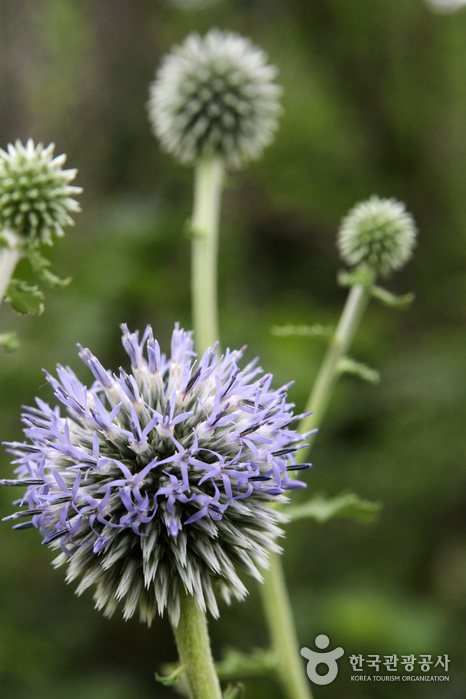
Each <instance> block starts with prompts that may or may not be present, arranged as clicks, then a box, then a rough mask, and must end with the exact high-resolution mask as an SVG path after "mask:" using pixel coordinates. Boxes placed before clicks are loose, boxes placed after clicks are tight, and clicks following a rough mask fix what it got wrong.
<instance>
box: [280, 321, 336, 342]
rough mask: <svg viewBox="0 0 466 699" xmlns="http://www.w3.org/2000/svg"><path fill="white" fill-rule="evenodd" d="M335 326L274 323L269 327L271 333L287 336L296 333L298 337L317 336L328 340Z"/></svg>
mask: <svg viewBox="0 0 466 699" xmlns="http://www.w3.org/2000/svg"><path fill="white" fill-rule="evenodd" d="M334 331H335V328H334V326H333V325H319V324H317V325H274V326H273V327H272V328H270V332H271V333H272V335H278V336H279V337H288V336H290V335H298V336H300V337H318V338H321V339H322V340H329V339H330V338H331V337H332V335H333V333H334Z"/></svg>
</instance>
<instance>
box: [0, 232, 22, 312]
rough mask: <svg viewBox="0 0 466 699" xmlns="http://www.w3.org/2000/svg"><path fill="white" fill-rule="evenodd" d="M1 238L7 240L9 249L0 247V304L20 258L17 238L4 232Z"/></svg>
mask: <svg viewBox="0 0 466 699" xmlns="http://www.w3.org/2000/svg"><path fill="white" fill-rule="evenodd" d="M2 236H3V237H4V238H6V239H7V240H8V242H9V243H10V245H11V247H8V248H6V247H0V304H1V303H2V301H3V298H4V296H5V294H6V291H7V289H8V285H9V283H10V281H11V277H12V276H13V272H14V271H15V267H16V265H17V264H18V262H19V260H20V259H21V256H22V253H21V250H19V249H18V247H17V242H18V239H17V236H16V235H15V234H14V233H11V232H10V231H5V230H4V231H2Z"/></svg>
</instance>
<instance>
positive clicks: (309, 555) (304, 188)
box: [0, 0, 466, 699]
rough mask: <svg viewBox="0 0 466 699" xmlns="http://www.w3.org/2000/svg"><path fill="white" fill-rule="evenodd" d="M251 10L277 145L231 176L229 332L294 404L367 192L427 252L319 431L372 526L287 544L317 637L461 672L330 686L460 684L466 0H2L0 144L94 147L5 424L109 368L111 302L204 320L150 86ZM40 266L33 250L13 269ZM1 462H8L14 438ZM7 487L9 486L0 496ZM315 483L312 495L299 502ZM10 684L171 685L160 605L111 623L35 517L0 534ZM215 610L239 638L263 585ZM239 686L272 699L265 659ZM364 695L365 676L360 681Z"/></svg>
mask: <svg viewBox="0 0 466 699" xmlns="http://www.w3.org/2000/svg"><path fill="white" fill-rule="evenodd" d="M213 25H215V26H219V27H220V28H229V29H233V30H237V31H239V32H241V33H243V34H246V35H249V36H251V38H252V39H253V40H254V41H255V42H256V43H258V44H259V45H261V46H262V47H263V48H265V49H266V50H267V51H268V53H269V55H270V59H271V61H272V62H273V63H275V64H276V65H278V66H279V68H280V82H281V84H282V85H283V86H284V88H285V95H284V105H285V110H286V111H285V115H284V117H283V119H282V125H281V129H280V131H279V133H278V135H277V139H276V142H275V144H274V145H273V146H271V147H270V148H269V149H268V150H267V151H266V154H265V156H264V158H263V159H262V160H261V161H260V162H258V163H255V164H253V165H252V166H250V167H249V168H248V169H247V170H246V171H244V172H241V173H239V174H235V175H232V176H231V177H230V178H229V181H228V188H227V190H226V192H225V195H224V208H223V214H222V221H223V222H222V239H221V259H220V301H221V309H222V313H221V329H222V333H223V344H224V345H225V346H227V345H229V346H241V345H243V344H244V343H247V344H248V345H249V349H248V355H247V356H248V357H249V358H252V357H253V356H255V355H256V354H259V355H260V357H261V363H262V365H263V366H264V367H265V368H266V370H267V371H272V372H273V373H274V375H275V381H276V384H277V385H278V384H280V382H281V383H285V382H287V381H288V380H290V379H292V378H294V379H295V380H296V384H295V386H294V387H293V388H292V390H291V396H292V399H293V400H294V401H295V402H296V404H297V407H298V409H301V408H302V407H303V405H304V402H305V400H306V398H307V394H308V392H309V389H310V386H311V384H312V380H313V378H314V376H315V373H316V371H317V367H318V362H319V360H320V358H321V356H322V353H323V344H322V343H321V342H319V341H318V340H317V341H316V340H315V339H313V338H312V337H306V336H304V335H302V336H292V335H290V336H281V337H279V336H276V335H273V334H272V333H271V332H270V329H271V328H272V327H273V326H283V325H289V324H293V325H296V326H300V325H308V326H312V325H315V324H319V325H322V326H327V325H331V324H334V323H335V321H336V319H337V316H338V314H339V312H340V309H341V306H342V303H343V301H344V298H345V293H346V292H345V291H344V290H342V289H341V288H339V287H338V286H337V285H336V283H335V278H336V274H337V271H338V269H339V268H340V264H339V262H338V258H337V253H336V248H335V232H336V228H337V225H338V221H339V219H340V217H341V216H342V215H344V214H345V213H346V211H347V210H348V209H349V208H350V207H351V206H352V205H353V204H354V203H355V202H356V201H358V200H360V199H363V198H367V197H368V196H370V195H371V194H372V193H374V192H376V193H378V194H379V195H380V196H395V197H397V198H399V199H401V200H403V201H405V202H406V204H407V207H408V209H409V210H410V211H411V212H412V213H413V214H414V216H415V218H416V220H417V222H418V224H419V228H420V231H421V233H420V237H419V247H418V249H417V251H416V254H415V257H414V260H413V261H412V262H411V263H410V264H409V265H408V266H407V268H406V269H405V270H404V271H403V272H402V273H401V274H398V275H397V276H396V277H395V278H393V280H391V281H390V283H389V285H388V286H389V288H390V291H392V292H393V293H395V294H403V293H405V292H408V291H411V290H413V291H415V293H416V301H415V302H414V304H413V305H412V306H411V307H410V308H409V309H407V310H404V311H399V310H396V309H392V308H387V307H385V306H382V305H381V304H380V303H379V302H378V301H376V300H373V301H372V302H371V305H370V307H369V310H368V312H367V315H366V317H365V320H364V323H363V326H362V328H361V330H360V332H359V333H358V336H357V338H356V342H355V346H354V348H353V351H352V356H354V357H355V358H356V359H358V360H361V361H364V362H367V364H369V365H370V366H371V367H376V368H377V369H378V370H379V371H380V373H381V376H382V381H381V383H380V385H379V386H376V387H374V386H370V385H368V384H366V383H362V382H360V381H359V380H358V379H357V378H354V377H343V378H342V380H341V382H340V384H339V386H338V389H337V393H336V395H335V398H334V400H333V402H332V406H331V410H330V413H329V415H328V418H327V420H326V422H325V424H324V426H323V428H322V430H321V434H320V436H319V438H318V440H317V443H316V447H315V449H314V452H313V460H314V468H313V469H311V471H310V472H309V474H308V476H307V478H308V483H309V489H308V494H305V493H304V494H303V496H302V498H307V497H309V494H312V493H314V492H318V493H320V492H325V493H327V495H330V496H336V495H338V494H340V493H341V492H342V491H344V490H347V491H351V492H356V493H358V494H359V495H360V496H361V497H362V498H363V499H365V500H375V501H380V502H383V503H384V507H383V509H382V511H381V514H380V515H379V517H378V519H377V522H376V523H375V524H374V525H372V526H369V527H365V526H362V525H361V524H359V523H357V522H354V521H351V520H347V519H340V520H334V521H331V522H328V523H325V524H317V523H315V522H313V521H311V520H307V519H306V520H304V519H303V520H300V521H297V522H294V523H292V524H290V525H288V537H287V542H286V555H285V566H286V571H287V576H288V580H289V585H290V592H291V596H292V598H293V603H294V605H295V611H296V619H297V622H298V631H299V636H300V640H301V642H302V644H303V645H308V646H312V644H313V640H314V636H315V635H316V634H317V633H326V634H327V635H329V636H330V639H331V642H332V644H334V645H342V646H343V647H344V648H345V650H346V652H347V653H348V654H350V653H359V652H360V653H363V654H366V655H367V654H369V653H372V654H374V653H379V654H384V653H386V654H393V653H398V654H401V653H403V654H411V653H415V654H416V653H428V654H437V653H438V654H445V653H448V654H449V655H450V657H451V660H452V663H451V668H450V670H451V672H450V674H451V680H450V683H449V685H448V686H446V685H445V686H441V685H438V686H434V685H432V686H431V687H428V688H427V685H423V686H421V687H419V686H417V685H415V684H414V683H413V684H414V686H410V685H409V684H407V685H403V686H400V684H398V683H395V685H393V683H385V684H382V683H379V684H375V683H373V684H372V685H371V686H366V687H365V686H364V685H363V684H358V683H354V682H350V681H349V674H350V672H349V665H348V664H347V663H343V662H341V663H340V665H341V668H342V669H341V672H340V674H339V676H338V678H337V680H336V681H335V682H334V683H333V684H332V685H329V686H328V687H323V688H320V687H317V688H316V690H315V696H316V699H319V698H320V697H322V698H323V697H327V698H328V699H337V698H340V697H341V696H345V697H349V698H352V697H354V699H359V698H361V699H362V698H363V697H366V696H371V698H373V699H378V698H379V697H380V698H381V699H385V698H386V699H390V698H391V697H395V696H396V697H421V696H422V697H432V698H433V697H436V698H437V697H438V698H441V697H447V696H448V697H462V696H464V695H465V693H466V651H465V648H466V631H465V618H466V516H465V512H466V468H465V463H464V462H465V451H466V450H465V424H466V364H465V347H466V265H465V261H466V235H465V231H466V196H465V191H464V190H465V181H466V129H465V124H466V81H465V79H464V75H465V71H466V50H465V49H466V10H464V11H459V12H457V13H453V14H449V15H440V14H434V13H432V12H431V11H430V10H429V8H428V6H427V4H426V3H425V2H424V1H423V0H351V2H348V0H312V2H310V1H306V0H287V2H284V1H282V2H280V1H279V0H267V1H265V0H225V1H224V2H217V3H214V4H211V5H210V6H209V7H206V8H205V9H202V10H198V11H194V10H193V11H188V10H186V11H183V10H180V9H179V7H176V6H174V5H172V4H171V3H170V2H169V0H166V1H165V2H157V1H156V0H139V2H137V3H135V2H131V1H130V0H99V2H92V1H91V0H79V1H78V2H76V1H75V0H3V2H2V3H1V4H0V50H1V56H2V60H1V61H0V90H1V95H2V110H1V116H0V136H1V137H0V145H1V146H2V147H5V146H6V144H7V143H8V142H9V141H13V140H14V139H16V138H21V139H22V140H23V141H24V140H25V139H27V138H28V137H29V136H31V137H33V138H34V139H35V140H36V141H42V142H44V143H45V144H47V143H48V142H49V141H51V140H53V141H55V142H56V144H57V153H61V152H66V153H67V154H68V163H69V166H70V167H78V168H79V175H78V180H77V184H79V185H81V186H83V187H84V188H85V192H84V194H83V196H82V198H81V203H82V206H83V210H84V211H83V213H82V214H81V215H80V216H79V219H78V224H77V226H76V228H75V229H73V230H70V231H69V232H68V234H67V236H66V238H65V239H64V240H63V241H60V242H59V243H58V244H57V245H56V247H55V248H54V249H53V250H52V253H51V255H52V259H53V269H54V271H55V272H56V273H57V274H59V275H60V276H61V277H65V276H72V277H73V282H72V283H71V285H70V286H69V287H68V288H67V289H64V290H47V291H46V299H45V306H46V309H45V312H44V314H43V315H42V316H41V317H40V318H37V317H34V318H31V317H25V318H23V317H19V316H16V315H14V314H13V312H12V311H11V310H10V309H9V308H8V307H6V306H2V308H1V314H0V323H1V331H2V332H7V331H16V332H17V334H18V337H19V339H20V341H21V348H20V349H19V350H18V351H17V352H16V353H14V354H8V355H7V354H5V353H3V351H2V354H1V361H0V424H1V438H2V439H3V440H13V439H18V438H19V437H20V434H21V433H20V422H19V414H20V410H21V407H20V406H21V405H23V404H31V402H32V401H33V399H34V396H35V395H39V396H40V397H42V398H44V399H46V400H51V398H52V395H51V391H50V389H49V388H48V387H47V386H46V384H45V380H44V378H43V376H42V374H41V371H40V370H41V368H42V367H45V368H47V369H48V370H52V369H53V367H54V365H55V364H56V363H57V362H60V363H62V364H67V363H68V364H70V366H72V368H74V369H75V370H76V371H79V375H80V376H82V377H85V376H86V370H85V368H84V366H82V365H80V362H79V360H78V358H77V351H76V347H75V345H76V342H80V343H81V344H83V345H84V346H89V347H90V348H91V349H92V351H93V352H95V353H96V354H97V355H98V356H99V358H100V359H101V360H102V362H103V363H104V364H105V365H108V366H109V367H112V368H113V369H115V370H116V369H117V367H118V366H119V364H120V363H121V362H123V361H124V357H123V350H122V348H121V345H120V340H119V328H118V324H119V323H120V322H127V323H128V324H129V326H130V328H137V327H139V328H142V327H144V326H145V324H146V323H151V324H152V325H153V326H154V329H155V333H156V336H157V337H158V338H159V339H160V340H161V343H162V345H163V344H164V345H165V346H166V345H167V341H168V338H169V336H170V333H171V329H172V326H173V323H174V321H176V320H180V321H181V323H182V324H184V325H185V326H189V325H190V310H189V258H190V251H189V241H188V240H187V238H186V237H185V235H184V233H183V231H184V230H185V222H186V219H187V217H188V216H189V213H190V206H191V198H192V172H191V171H190V170H189V169H185V168H182V167H180V166H178V165H177V164H176V163H174V162H172V160H171V159H170V158H169V157H168V156H166V155H164V154H162V153H161V152H160V150H159V148H158V145H157V143H156V141H155V139H154V138H153V137H152V135H151V133H150V128H149V125H148V121H147V118H146V107H145V104H146V102H147V98H148V83H149V81H150V80H151V79H152V78H153V75H154V71H155V67H156V66H157V64H158V63H159V61H160V58H161V55H162V54H163V53H164V52H165V51H167V50H168V49H169V48H170V46H171V45H172V43H173V42H177V41H181V40H183V38H184V36H185V35H186V33H187V32H189V31H191V30H198V31H200V32H204V31H206V30H207V29H209V28H210V27H211V26H213ZM18 272H19V274H20V276H22V278H23V279H25V281H30V279H29V276H28V275H29V274H30V272H29V271H28V269H27V265H24V267H20V269H19V270H18ZM0 459H1V462H0V470H1V476H2V477H11V467H10V465H9V459H8V456H7V455H6V454H2V455H1V456H0ZM10 499H11V491H9V490H7V489H0V506H1V512H2V513H3V514H4V515H6V514H9V512H10V511H11V510H10V504H9V503H10ZM299 499H300V498H299V497H298V500H299ZM0 546H1V556H2V565H1V568H0V615H1V624H0V629H1V630H0V676H1V680H0V686H1V688H2V696H3V697H5V699H32V697H34V699H46V698H47V699H48V698H49V697H55V696H60V697H63V698H64V699H84V697H85V698H86V699H94V697H95V699H97V698H98V699H120V697H121V699H125V698H126V697H129V696H131V697H132V698H134V699H146V697H147V698H148V697H154V696H157V697H160V698H163V697H169V696H172V690H171V689H169V688H165V687H163V686H161V685H157V684H156V683H155V680H154V671H155V670H159V671H160V670H161V668H162V667H163V665H164V663H170V662H173V661H175V660H176V651H175V647H174V643H173V641H172V636H171V631H170V629H169V627H168V624H167V622H166V621H164V620H159V621H157V622H156V623H155V624H154V627H153V628H152V629H151V630H147V629H145V628H144V627H143V626H141V625H139V623H138V622H137V620H132V621H131V622H128V623H126V624H125V623H123V622H122V621H121V620H120V619H119V618H118V617H115V619H113V620H111V621H107V620H104V619H103V618H102V617H101V616H100V614H98V613H97V612H95V611H94V610H93V604H92V599H91V596H90V595H84V596H83V598H81V599H78V598H76V597H75V596H74V595H73V590H72V589H71V588H69V587H67V586H66V585H65V584H64V582H63V577H64V576H63V571H61V570H59V571H54V570H53V569H52V568H51V566H50V564H49V562H50V560H51V558H52V555H51V553H50V552H49V551H48V550H46V549H44V548H42V547H41V546H40V545H39V537H38V536H37V535H36V534H35V532H34V531H28V532H22V533H19V532H12V531H11V530H10V528H9V526H8V525H7V524H4V525H2V528H1V532H0ZM249 588H250V590H251V595H250V598H249V600H248V601H247V602H246V603H244V604H235V605H234V606H233V607H232V608H227V607H225V606H224V607H223V608H222V616H221V619H220V621H219V622H212V623H211V631H212V638H213V646H214V653H215V655H216V656H217V657H220V656H221V653H222V649H223V648H224V647H226V646H232V645H236V646H237V647H238V648H239V649H241V650H243V651H245V652H248V651H249V650H250V649H251V648H253V647H259V646H264V645H266V643H267V634H266V629H265V626H264V621H263V617H262V614H261V610H260V604H259V600H258V593H257V589H256V586H255V584H254V583H253V582H252V581H250V582H249ZM246 688H247V696H248V697H250V699H254V698H255V697H257V698H259V697H267V698H270V699H275V698H276V699H279V697H280V696H281V695H280V691H279V688H278V687H277V686H276V685H275V684H274V683H273V682H272V680H269V679H262V678H256V679H251V680H248V681H246ZM367 692H369V693H367Z"/></svg>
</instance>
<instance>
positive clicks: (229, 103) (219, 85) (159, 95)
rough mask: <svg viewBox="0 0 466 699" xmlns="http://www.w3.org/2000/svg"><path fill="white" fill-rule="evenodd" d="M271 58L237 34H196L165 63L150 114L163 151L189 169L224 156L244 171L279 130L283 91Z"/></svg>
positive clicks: (215, 31) (154, 86)
mask: <svg viewBox="0 0 466 699" xmlns="http://www.w3.org/2000/svg"><path fill="white" fill-rule="evenodd" d="M276 74H277V69H276V68H275V67H274V66H270V65H267V56H266V54H265V53H264V52H263V51H262V50H261V49H259V48H257V47H256V46H253V44H252V43H251V42H250V41H249V39H245V38H243V37H241V36H239V35H238V34H235V33H233V32H226V31H219V30H218V29H212V30H211V31H210V32H209V33H208V34H207V35H206V36H205V37H203V38H202V37H201V36H199V34H190V35H189V36H188V37H187V39H186V40H185V42H184V43H183V44H182V45H181V46H177V47H175V48H174V49H173V51H172V53H170V54H169V55H168V56H166V57H165V59H164V61H163V63H162V66H161V67H160V69H159V71H158V73H157V76H156V79H155V81H154V82H153V83H152V85H151V88H150V101H149V115H150V119H151V121H152V124H153V128H154V132H155V134H156V135H157V136H158V138H159V139H160V141H161V144H162V147H163V148H164V149H165V150H166V151H168V152H169V153H172V154H173V155H174V156H175V157H176V158H177V159H178V160H180V161H181V162H182V163H184V164H186V165H191V164H194V163H195V162H196V161H197V160H199V158H202V157H210V156H219V157H221V158H223V159H224V161H225V163H226V165H227V166H229V167H233V168H239V167H241V166H242V165H244V163H246V162H247V161H248V160H251V159H255V158H258V157H259V156H260V155H261V153H262V150H263V148H264V147H265V146H267V145H268V144H269V143H270V142H271V140H272V138H273V135H274V132H275V130H276V129H277V126H278V116H279V114H280V112H281V107H280V104H279V102H278V98H279V96H280V94H281V88H280V87H279V86H278V85H275V84H274V83H273V79H274V78H275V76H276Z"/></svg>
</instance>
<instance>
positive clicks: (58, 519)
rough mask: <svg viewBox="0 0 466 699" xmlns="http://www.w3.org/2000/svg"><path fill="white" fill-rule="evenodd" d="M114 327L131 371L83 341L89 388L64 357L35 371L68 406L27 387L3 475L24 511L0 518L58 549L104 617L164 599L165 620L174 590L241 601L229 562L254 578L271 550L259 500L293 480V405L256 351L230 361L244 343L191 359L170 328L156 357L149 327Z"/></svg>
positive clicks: (187, 339) (179, 334)
mask: <svg viewBox="0 0 466 699" xmlns="http://www.w3.org/2000/svg"><path fill="white" fill-rule="evenodd" d="M122 328H123V346H124V348H125V350H126V352H127V353H128V355H129V357H130V360H131V373H129V374H128V373H126V372H125V371H124V370H123V369H120V373H119V375H118V376H116V375H112V374H111V373H110V372H109V371H107V370H105V369H104V368H103V366H102V365H101V364H100V362H99V361H98V359H97V358H96V357H94V356H93V354H92V353H91V352H90V351H89V350H88V349H83V348H82V347H81V348H80V357H81V359H82V360H83V362H84V363H85V364H86V365H87V366H88V368H89V369H90V370H91V372H92V374H93V375H94V379H95V382H94V383H93V385H92V386H91V388H89V389H88V388H86V386H84V385H83V384H82V383H81V381H80V380H79V379H78V378H77V377H76V375H75V374H74V373H73V372H72V371H71V369H69V368H63V367H62V366H58V369H57V374H58V379H56V378H54V377H52V376H51V375H50V374H48V373H46V376H47V379H48V381H49V382H50V384H51V385H52V387H53V389H54V391H55V395H56V397H57V398H58V400H59V401H60V402H61V403H62V404H63V405H64V406H65V408H66V413H67V414H66V415H62V414H61V412H60V409H59V408H58V407H50V406H49V405H47V404H46V403H44V402H43V401H42V400H39V399H37V406H38V407H37V408H29V409H27V412H26V413H25V414H24V415H23V421H24V423H25V425H26V427H25V430H24V431H25V435H26V437H27V441H26V442H25V443H17V442H14V443H9V444H8V450H9V451H10V452H11V453H12V454H13V455H14V456H15V461H14V463H15V464H17V467H16V473H17V480H14V481H13V480H4V481H2V483H3V484H5V485H18V486H25V487H26V492H25V494H24V495H23V496H22V498H21V499H20V500H18V501H16V502H17V504H20V505H22V506H24V508H25V509H22V510H20V511H19V512H16V513H15V514H13V515H10V516H9V517H7V518H6V519H7V520H14V521H15V520H21V522H20V523H18V524H16V525H15V528H16V529H25V528H29V527H35V528H37V529H38V530H39V532H40V534H41V536H42V537H43V542H42V543H44V544H49V545H50V546H51V548H53V549H58V548H61V553H60V554H59V555H58V557H57V558H56V559H55V561H54V564H55V565H56V566H60V565H62V564H65V563H66V564H68V572H67V581H72V580H75V579H78V578H79V579H80V583H79V586H78V589H77V592H78V594H80V593H82V592H83V591H84V590H85V589H86V588H88V587H90V586H94V585H95V587H96V589H95V595H94V599H95V602H96V607H97V608H99V609H103V610H104V614H105V615H106V616H110V615H112V614H113V613H114V611H115V609H116V608H117V606H118V603H119V601H120V600H122V601H123V607H124V612H123V613H124V617H125V618H126V619H127V618H129V617H131V616H132V615H133V614H134V612H135V611H136V610H137V609H139V614H140V618H141V620H142V621H145V622H147V623H148V624H150V623H151V621H152V619H153V617H154V615H155V614H156V612H157V611H158V612H159V614H162V613H163V612H164V610H165V609H167V610H168V614H169V616H170V619H171V621H172V623H173V624H174V626H176V625H177V623H178V619H179V613H180V612H179V610H180V594H183V595H184V594H185V593H186V594H188V595H190V596H192V597H193V598H194V600H195V602H196V604H197V606H198V608H199V609H201V610H205V609H206V608H208V609H209V610H210V611H211V613H212V614H213V615H214V616H218V607H217V601H216V597H215V592H216V591H218V592H219V594H220V595H221V596H222V597H223V598H224V599H225V600H226V601H227V602H229V601H230V598H231V597H235V598H237V599H242V598H243V597H244V596H245V595H246V593H247V591H246V588H245V586H244V584H243V583H242V581H241V580H240V578H239V577H238V569H242V570H244V571H246V572H247V573H249V574H250V575H252V576H253V577H255V578H257V579H259V580H261V579H262V576H261V573H260V572H259V569H258V568H259V567H266V566H267V559H268V554H269V552H279V551H280V547H279V546H278V545H277V543H276V538H277V537H279V536H281V535H282V531H281V529H280V528H279V526H278V524H279V523H280V522H281V521H283V515H282V514H280V513H279V512H277V511H274V510H273V509H272V508H270V506H269V504H270V502H271V501H272V502H283V501H284V500H286V498H285V497H284V494H285V492H286V490H287V489H288V488H300V487H303V485H304V484H303V483H300V482H299V481H297V480H294V479H292V478H291V477H290V473H289V471H293V470H295V469H297V468H298V467H297V466H296V463H295V457H294V455H295V453H296V451H297V450H299V449H300V448H301V444H302V436H301V435H300V434H299V433H297V432H296V431H295V430H294V429H293V424H294V423H295V422H296V421H297V420H298V419H299V418H300V416H293V413H292V412H291V407H292V406H291V405H290V404H289V403H287V401H286V388H287V387H286V386H285V387H283V388H281V389H279V390H273V389H272V388H271V380H272V377H271V375H265V376H259V375H260V374H261V373H262V372H261V369H260V368H258V367H257V366H256V362H255V361H253V362H251V363H250V364H248V365H247V366H246V367H245V368H244V369H243V370H240V369H239V367H238V362H239V361H240V359H241V357H242V354H243V350H240V351H229V350H227V351H226V353H225V355H224V356H223V357H221V358H217V356H216V348H215V347H214V348H212V349H211V350H210V349H209V350H208V351H207V352H205V354H204V355H203V356H202V357H201V358H200V360H198V361H196V359H195V356H196V355H195V353H194V352H193V340H192V333H187V332H184V331H183V330H181V329H180V328H179V327H178V326H176V327H175V330H174V332H173V336H172V342H171V357H170V358H169V359H167V358H166V357H165V355H164V354H161V352H160V348H159V345H158V343H157V341H156V340H155V339H154V338H153V334H152V330H151V328H150V327H148V328H146V331H145V332H144V335H143V337H142V339H141V340H140V339H139V335H138V333H134V334H131V333H130V332H129V331H128V329H127V328H126V326H122ZM307 466H308V465H307V464H306V465H304V467H307ZM302 467H303V466H301V467H300V468H302ZM25 518H26V519H27V521H25V522H24V523H23V522H22V520H23V519H25Z"/></svg>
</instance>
